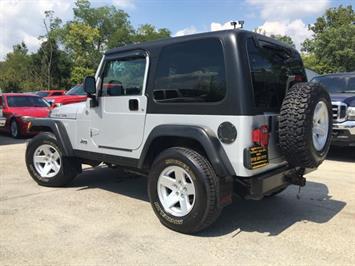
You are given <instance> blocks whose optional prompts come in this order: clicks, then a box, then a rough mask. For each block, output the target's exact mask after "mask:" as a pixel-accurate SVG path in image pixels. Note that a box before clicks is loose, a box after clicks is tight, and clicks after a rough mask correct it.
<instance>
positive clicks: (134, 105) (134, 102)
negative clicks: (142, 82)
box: [128, 99, 139, 111]
mask: <svg viewBox="0 0 355 266" xmlns="http://www.w3.org/2000/svg"><path fill="white" fill-rule="evenodd" d="M128 106H129V110H131V111H138V108H139V103H138V100H137V99H130V100H129V101H128Z"/></svg>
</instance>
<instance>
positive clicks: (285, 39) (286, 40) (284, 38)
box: [270, 34, 296, 48]
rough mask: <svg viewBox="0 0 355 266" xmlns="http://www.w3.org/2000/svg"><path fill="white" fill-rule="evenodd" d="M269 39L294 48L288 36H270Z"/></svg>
mask: <svg viewBox="0 0 355 266" xmlns="http://www.w3.org/2000/svg"><path fill="white" fill-rule="evenodd" d="M270 37H271V38H274V39H275V40H278V41H280V42H283V43H286V44H288V45H290V46H291V47H293V48H296V45H295V43H294V42H293V40H292V38H291V37H290V36H288V35H279V34H277V35H273V34H272V35H271V36H270Z"/></svg>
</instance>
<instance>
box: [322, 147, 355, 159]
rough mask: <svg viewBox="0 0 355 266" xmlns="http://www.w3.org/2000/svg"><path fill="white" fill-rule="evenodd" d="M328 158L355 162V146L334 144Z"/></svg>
mask: <svg viewBox="0 0 355 266" xmlns="http://www.w3.org/2000/svg"><path fill="white" fill-rule="evenodd" d="M327 160H332V161H343V162H355V147H336V146H335V147H334V146H332V147H331V148H330V150H329V153H328V155H327Z"/></svg>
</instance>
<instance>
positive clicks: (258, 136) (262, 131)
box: [252, 125, 269, 147]
mask: <svg viewBox="0 0 355 266" xmlns="http://www.w3.org/2000/svg"><path fill="white" fill-rule="evenodd" d="M252 141H253V142H254V143H255V144H258V145H260V146H262V147H267V146H268V145H269V127H268V126H267V125H262V126H261V127H259V128H256V129H254V130H253V131H252Z"/></svg>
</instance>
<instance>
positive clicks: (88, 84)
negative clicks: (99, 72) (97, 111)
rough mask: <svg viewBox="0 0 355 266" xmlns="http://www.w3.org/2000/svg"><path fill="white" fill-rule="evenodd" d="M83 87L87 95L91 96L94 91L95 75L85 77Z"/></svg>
mask: <svg viewBox="0 0 355 266" xmlns="http://www.w3.org/2000/svg"><path fill="white" fill-rule="evenodd" d="M83 88H84V91H85V92H86V93H87V94H88V96H89V97H92V95H93V94H95V93H96V80H95V77H92V76H87V77H85V79H84V85H83Z"/></svg>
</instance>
